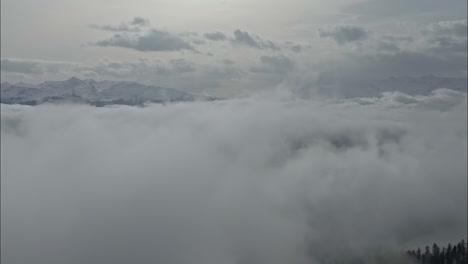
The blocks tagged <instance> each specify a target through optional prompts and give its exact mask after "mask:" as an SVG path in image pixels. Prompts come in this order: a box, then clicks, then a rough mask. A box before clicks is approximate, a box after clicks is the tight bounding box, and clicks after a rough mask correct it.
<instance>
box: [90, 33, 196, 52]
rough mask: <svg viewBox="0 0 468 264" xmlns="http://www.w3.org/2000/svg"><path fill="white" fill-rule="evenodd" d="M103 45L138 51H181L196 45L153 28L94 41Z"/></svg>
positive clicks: (192, 49)
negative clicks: (146, 31) (143, 32)
mask: <svg viewBox="0 0 468 264" xmlns="http://www.w3.org/2000/svg"><path fill="white" fill-rule="evenodd" d="M94 45H96V46H101V47H121V48H128V49H134V50H138V51H143V52H148V51H180V50H191V51H194V47H193V46H192V45H191V44H190V43H189V42H188V41H186V40H184V39H183V38H181V37H179V36H177V35H174V34H171V33H169V32H167V31H161V30H156V29H151V30H150V31H149V32H148V33H146V34H143V35H140V36H133V35H129V34H126V33H118V34H115V35H114V36H113V37H111V38H109V39H105V40H101V41H98V42H96V43H94Z"/></svg>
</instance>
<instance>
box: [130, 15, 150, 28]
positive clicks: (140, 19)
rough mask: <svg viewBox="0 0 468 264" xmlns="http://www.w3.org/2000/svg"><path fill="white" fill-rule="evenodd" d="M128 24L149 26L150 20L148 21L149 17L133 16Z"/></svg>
mask: <svg viewBox="0 0 468 264" xmlns="http://www.w3.org/2000/svg"><path fill="white" fill-rule="evenodd" d="M130 24H131V25H134V26H140V27H144V26H149V25H150V21H149V19H147V18H143V17H135V18H133V20H132V21H131V22H130Z"/></svg>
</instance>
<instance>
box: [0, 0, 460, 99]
mask: <svg viewBox="0 0 468 264" xmlns="http://www.w3.org/2000/svg"><path fill="white" fill-rule="evenodd" d="M1 4H2V9H1V36H2V38H1V44H2V45H1V66H2V67H1V77H2V81H8V82H13V83H15V82H26V83H33V84H36V83H40V82H43V81H46V80H64V79H68V78H70V77H71V76H76V77H78V78H82V79H96V80H127V81H137V82H139V83H143V84H151V85H156V86H163V87H168V88H177V89H180V90H184V91H187V92H192V93H200V94H210V95H214V96H219V97H233V96H239V95H243V94H246V93H247V94H249V93H252V92H256V91H259V90H269V89H273V88H275V87H278V86H281V85H289V86H291V85H294V86H298V89H306V90H307V89H313V88H314V87H317V86H320V85H323V80H324V79H325V80H327V81H328V82H332V83H335V84H340V83H347V82H353V81H354V82H356V81H370V80H380V79H385V78H388V77H390V76H402V75H408V76H421V75H426V74H434V75H437V76H449V77H466V76H467V64H466V59H467V51H466V41H467V38H466V28H467V22H466V21H467V20H466V19H467V17H466V8H467V1H465V0H447V1H438V0H427V1H416V0H410V1H403V0H346V1H345V0H308V1H305V0H291V1H280V0H258V1H248V0H203V1H195V0H175V1H164V0H136V1H126V0H99V1H91V0H83V1H73V0H65V1H59V0H42V1H37V0H2V2H1Z"/></svg>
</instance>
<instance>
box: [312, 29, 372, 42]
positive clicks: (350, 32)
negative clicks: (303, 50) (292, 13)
mask: <svg viewBox="0 0 468 264" xmlns="http://www.w3.org/2000/svg"><path fill="white" fill-rule="evenodd" d="M317 34H318V36H319V37H320V38H331V39H333V40H334V41H336V43H338V44H346V43H349V42H355V41H362V40H365V39H367V38H368V37H369V32H368V30H366V29H364V28H363V27H359V26H355V25H327V26H324V27H321V28H319V29H318V30H317Z"/></svg>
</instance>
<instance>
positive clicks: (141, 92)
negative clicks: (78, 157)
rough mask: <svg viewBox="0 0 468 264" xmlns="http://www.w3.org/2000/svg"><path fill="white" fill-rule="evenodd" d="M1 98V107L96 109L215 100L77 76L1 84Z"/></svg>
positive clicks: (167, 89) (165, 89) (179, 92)
mask: <svg viewBox="0 0 468 264" xmlns="http://www.w3.org/2000/svg"><path fill="white" fill-rule="evenodd" d="M0 98H1V103H3V104H26V105H37V104H41V103H47V102H75V103H88V104H92V105H96V106H104V105H110V104H124V105H141V104H144V103H166V102H185V101H194V100H214V99H215V98H213V97H209V96H201V95H194V94H190V93H186V92H182V91H179V90H176V89H171V88H162V87H157V86H149V85H143V84H139V83H136V82H117V81H95V80H80V79H78V78H76V77H72V78H70V79H68V80H65V81H47V82H43V83H41V84H39V85H31V84H26V83H16V84H10V83H8V82H4V83H2V84H1V96H0Z"/></svg>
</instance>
